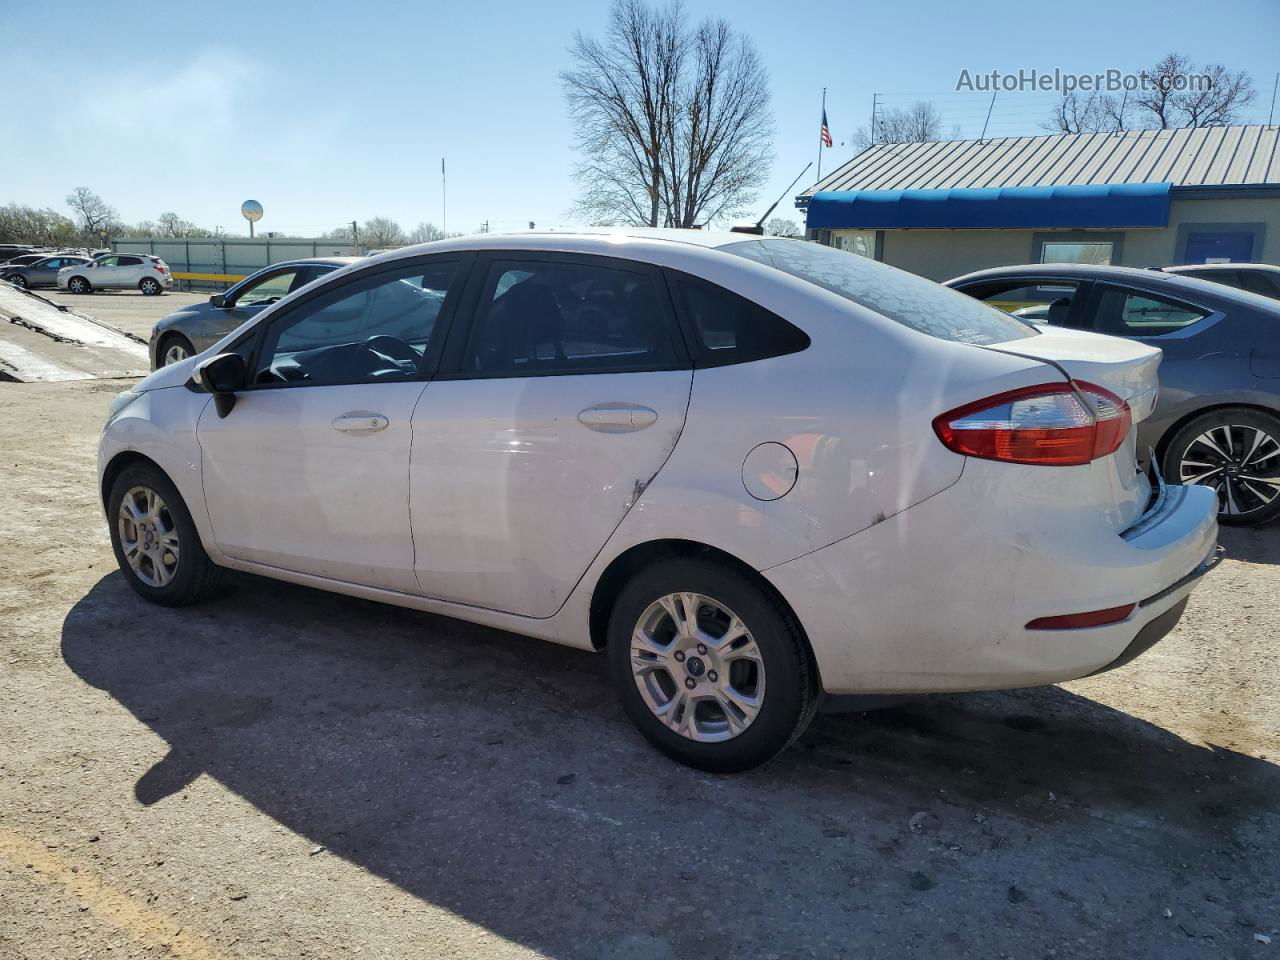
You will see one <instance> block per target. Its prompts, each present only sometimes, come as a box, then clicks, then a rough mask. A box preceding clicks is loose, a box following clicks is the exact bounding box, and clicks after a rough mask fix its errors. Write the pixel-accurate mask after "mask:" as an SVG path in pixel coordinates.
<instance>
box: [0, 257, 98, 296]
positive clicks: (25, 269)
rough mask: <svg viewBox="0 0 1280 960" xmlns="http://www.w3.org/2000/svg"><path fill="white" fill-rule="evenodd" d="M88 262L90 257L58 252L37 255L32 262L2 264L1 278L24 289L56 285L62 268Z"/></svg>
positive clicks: (0, 268) (0, 269) (0, 267)
mask: <svg viewBox="0 0 1280 960" xmlns="http://www.w3.org/2000/svg"><path fill="white" fill-rule="evenodd" d="M19 259H26V258H25V257H20V258H19ZM88 262H89V258H88V257H79V256H74V255H71V254H56V255H54V256H50V257H37V258H36V259H35V260H33V261H31V262H30V263H21V264H12V263H6V264H4V265H3V266H0V280H5V281H8V282H9V283H12V284H13V285H14V286H15V287H22V288H23V289H24V290H26V289H30V288H31V287H56V286H57V285H58V272H59V271H60V270H63V269H65V268H66V267H74V266H83V265H84V264H87V263H88Z"/></svg>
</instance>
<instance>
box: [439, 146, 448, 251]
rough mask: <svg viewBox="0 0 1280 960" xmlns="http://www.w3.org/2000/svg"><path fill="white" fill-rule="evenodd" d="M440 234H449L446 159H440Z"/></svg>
mask: <svg viewBox="0 0 1280 960" xmlns="http://www.w3.org/2000/svg"><path fill="white" fill-rule="evenodd" d="M440 232H441V233H445V234H447V233H448V232H449V181H448V179H446V177H445V175H444V157H441V158H440Z"/></svg>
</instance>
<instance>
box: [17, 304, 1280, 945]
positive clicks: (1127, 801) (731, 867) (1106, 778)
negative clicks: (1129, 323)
mask: <svg viewBox="0 0 1280 960" xmlns="http://www.w3.org/2000/svg"><path fill="white" fill-rule="evenodd" d="M106 299H107V298H105V297H104V298H103V301H104V302H105V300H106ZM174 299H175V298H173V297H165V298H161V299H160V300H159V301H158V302H159V303H161V304H163V305H165V306H168V305H169V302H170V301H172V300H174ZM94 306H95V307H98V308H99V309H100V304H99V303H98V302H97V301H96V300H95V303H94ZM131 306H132V304H131ZM98 315H99V316H104V315H103V314H102V313H101V312H98ZM104 319H105V317H104ZM121 386H122V384H120V383H118V382H117V383H112V382H105V381H79V382H71V383H58V384H28V385H3V386H2V387H0V396H2V397H3V404H4V410H5V414H4V416H3V417H2V418H0V502H2V503H4V504H5V509H3V510H0V544H2V547H0V558H2V562H0V656H3V658H4V660H3V666H2V667H0V745H2V747H3V748H2V750H0V957H4V958H6V960H8V958H11V957H13V958H18V957H21V958H33V960H34V958H39V960H48V958H61V957H92V958H101V957H107V956H111V957H148V958H152V957H169V956H175V957H192V958H289V960H296V958H305V957H345V956H366V957H368V956H380V957H464V956H465V957H478V956H484V957H491V956H492V957H532V956H545V957H553V958H566V960H568V958H596V957H600V958H622V960H633V958H634V960H639V958H672V957H699V958H703V957H706V958H730V957H751V958H768V957H774V958H783V957H785V958H792V957H810V956H812V957H822V958H827V957H868V956H877V957H915V956H919V957H934V956H939V955H942V956H947V957H974V958H990V957H1016V958H1026V957H1032V958H1041V957H1044V958H1047V957H1060V958H1065V957H1072V958H1075V957H1105V958H1114V957H1126V958H1146V957H1153V958H1154V957H1160V958H1192V957H1197V958H1198V957H1232V958H1235V957H1266V956H1270V955H1271V954H1272V952H1274V951H1276V950H1280V936H1277V939H1276V942H1275V943H1274V944H1272V945H1270V946H1267V945H1265V944H1264V943H1263V942H1261V941H1260V940H1258V939H1256V935H1261V936H1264V937H1265V936H1269V935H1271V934H1272V933H1273V931H1274V930H1275V928H1276V927H1280V815H1278V814H1280V811H1278V803H1277V796H1278V795H1280V769H1278V768H1277V766H1276V763H1275V760H1276V758H1277V755H1278V754H1280V743H1277V730H1278V729H1280V699H1278V698H1277V694H1276V690H1277V689H1278V688H1280V666H1278V663H1277V660H1278V658H1277V647H1276V644H1277V635H1278V634H1280V630H1278V628H1280V617H1278V616H1277V609H1278V607H1280V566H1277V564H1278V563H1280V528H1276V527H1272V528H1271V529H1266V530H1261V531H1233V530H1224V533H1223V542H1224V544H1225V545H1226V547H1227V552H1228V557H1229V559H1227V560H1226V561H1225V562H1224V563H1223V564H1222V565H1221V566H1220V567H1219V569H1218V570H1217V571H1215V572H1214V573H1213V574H1212V575H1211V576H1210V577H1209V578H1208V579H1207V580H1206V581H1205V582H1204V584H1203V585H1202V586H1201V587H1200V589H1199V590H1198V591H1197V592H1196V593H1195V594H1194V595H1193V597H1192V600H1191V604H1190V606H1189V607H1188V611H1187V615H1186V617H1185V619H1184V620H1183V622H1182V624H1181V625H1180V626H1179V627H1178V629H1177V630H1176V631H1175V632H1174V633H1173V634H1172V635H1171V636H1170V637H1169V638H1168V639H1167V640H1165V641H1164V642H1163V643H1162V644H1160V645H1158V646H1157V647H1156V648H1154V649H1153V650H1152V651H1151V652H1149V653H1148V654H1146V655H1145V656H1143V657H1141V658H1140V659H1138V660H1137V661H1136V662H1135V663H1134V664H1132V665H1130V666H1128V667H1126V668H1124V669H1122V670H1119V671H1116V672H1113V673H1110V674H1106V675H1103V676H1100V677H1097V678H1093V679H1090V680H1082V681H1079V682H1075V683H1070V684H1064V685H1061V686H1054V687H1045V688H1039V689H1033V690H1024V691H1014V692H1008V693H996V694H982V695H971V696H953V697H939V698H935V699H932V700H928V701H926V702H923V703H920V704H916V705H911V706H905V707H899V708H895V709H891V710H885V711H880V712H877V713H873V714H854V715H843V716H821V717H819V718H818V719H817V720H816V721H815V723H814V724H813V726H812V728H811V729H810V731H809V733H808V734H807V735H806V736H805V737H804V738H803V739H802V740H801V742H800V743H799V744H798V745H797V746H796V747H794V748H793V749H791V750H790V751H789V752H787V753H786V754H785V755H783V756H782V757H781V758H779V759H778V760H776V761H775V762H773V763H772V764H770V765H769V766H767V767H765V768H764V769H761V770H758V771H756V772H753V773H751V774H748V775H744V776H737V777H715V776H709V775H705V774H700V773H696V772H693V771H690V770H686V769H684V768H681V767H678V766H676V765H674V764H672V763H670V762H668V761H667V760H665V759H663V758H662V757H661V756H659V755H658V754H656V753H654V752H653V751H652V750H650V749H649V748H647V747H646V746H645V745H644V744H643V743H642V742H641V740H640V738H639V737H638V736H637V735H636V734H635V733H633V732H632V730H631V728H630V727H629V725H628V724H627V722H626V720H625V719H624V717H623V716H622V714H621V711H620V710H619V708H618V707H617V706H616V705H615V702H614V698H613V696H612V694H611V692H610V690H609V687H608V684H607V681H606V669H605V663H604V661H603V659H602V658H599V657H594V656H591V655H589V654H585V653H581V652H577V651H572V650H568V649H565V648H559V647H555V646H552V645H549V644H542V643H538V642H533V641H528V640H525V639H521V638H518V637H514V636H510V635H507V634H502V633H498V632H495V631H491V630H484V629H479V628H476V627H471V626H468V625H465V624H461V623H457V622H454V621H450V620H446V619H443V618H439V617H433V616H429V615H425V614H418V613H414V612H410V611H404V610H398V609H394V608H390V607H383V606H379V605H376V604H372V603H368V602H364V601H358V600H352V599H347V598H342V597H337V596H333V595H327V594H323V593H317V592H315V591H311V590H306V589H303V588H298V587H293V586H287V585H283V584H278V583H273V582H270V581H266V580H260V579H256V578H251V577H237V578H235V582H234V587H233V589H232V590H231V591H230V592H229V593H227V595H226V596H224V597H222V598H221V599H219V600H216V601H214V602H211V603H209V604H206V605H204V606H201V607H199V608H194V609H188V610H181V611H171V610H165V609H162V608H158V607H153V606H148V605H146V604H144V603H143V602H142V601H141V600H139V599H138V598H137V597H136V596H135V595H134V594H133V592H132V591H130V590H129V589H128V587H127V586H126V585H125V583H124V582H123V580H122V578H121V577H120V575H119V574H118V573H117V572H116V571H115V565H114V562H113V561H112V558H111V554H110V550H109V546H108V541H107V535H106V530H105V526H104V523H103V520H102V517H101V512H100V506H99V504H98V502H97V496H96V493H95V490H94V480H93V470H94V466H93V457H94V451H95V445H96V438H97V433H98V429H99V427H100V425H101V421H102V419H103V416H104V414H105V411H106V406H107V403H108V401H109V399H110V396H111V394H112V393H113V392H114V391H115V390H117V389H120V388H121ZM108 951H109V952H108Z"/></svg>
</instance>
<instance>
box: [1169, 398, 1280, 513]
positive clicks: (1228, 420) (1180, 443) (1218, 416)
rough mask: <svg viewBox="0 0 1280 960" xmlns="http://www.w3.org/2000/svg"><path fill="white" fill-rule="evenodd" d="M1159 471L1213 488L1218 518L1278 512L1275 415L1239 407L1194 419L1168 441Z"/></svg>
mask: <svg viewBox="0 0 1280 960" xmlns="http://www.w3.org/2000/svg"><path fill="white" fill-rule="evenodd" d="M1164 471H1165V477H1166V478H1167V479H1168V480H1169V481H1170V482H1171V483H1182V484H1188V485H1190V484H1199V485H1201V486H1206V487H1211V488H1212V489H1213V490H1215V491H1217V494H1218V520H1219V522H1221V523H1224V524H1228V525H1232V526H1248V525H1252V524H1258V523H1265V522H1266V521H1268V520H1271V519H1273V518H1274V517H1276V516H1280V417H1276V416H1273V415H1272V414H1269V413H1264V412H1263V411H1261V410H1250V409H1247V408H1243V407H1237V408H1227V409H1224V410H1213V411H1210V412H1209V413H1206V414H1203V415H1202V416H1199V417H1196V418H1195V419H1194V420H1191V421H1190V422H1188V423H1187V424H1186V425H1185V426H1183V427H1182V428H1181V429H1179V430H1178V432H1177V433H1175V434H1174V435H1173V438H1172V439H1171V440H1170V441H1169V446H1168V448H1167V449H1166V450H1165V457H1164Z"/></svg>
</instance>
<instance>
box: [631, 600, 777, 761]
mask: <svg viewBox="0 0 1280 960" xmlns="http://www.w3.org/2000/svg"><path fill="white" fill-rule="evenodd" d="M631 672H632V674H633V676H634V678H635V683H636V687H637V688H638V689H639V691H640V696H641V698H642V699H643V700H644V702H645V704H646V706H648V708H649V710H650V711H651V712H652V713H653V715H654V716H655V717H657V718H658V719H659V720H660V721H662V722H663V723H664V724H666V726H667V727H668V728H669V729H670V730H672V731H673V732H675V733H678V734H680V735H681V736H683V737H687V738H688V739H690V740H696V741H699V742H704V743H710V742H717V741H723V740H731V739H733V738H734V737H736V736H738V735H740V734H741V733H742V732H743V731H745V730H746V729H747V728H748V727H749V726H751V723H752V721H754V720H755V719H756V717H757V716H758V715H759V713H760V708H761V707H762V706H763V704H764V695H765V671H764V660H763V658H762V657H761V655H760V649H759V647H758V646H757V645H756V642H755V639H754V638H753V637H752V636H751V632H750V631H749V630H748V629H747V626H746V624H744V623H743V622H742V620H741V619H739V617H738V616H737V615H736V614H734V613H733V611H731V610H730V609H729V608H728V607H726V606H725V605H724V604H722V603H720V602H719V601H718V600H715V599H714V598H712V597H708V596H704V595H702V594H698V593H672V594H668V595H666V596H664V597H661V598H659V599H658V600H655V601H654V602H653V603H651V604H650V605H649V606H648V607H647V608H646V609H645V611H644V613H642V614H641V615H640V619H639V621H638V622H637V623H636V626H635V629H634V630H633V631H632V636H631Z"/></svg>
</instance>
